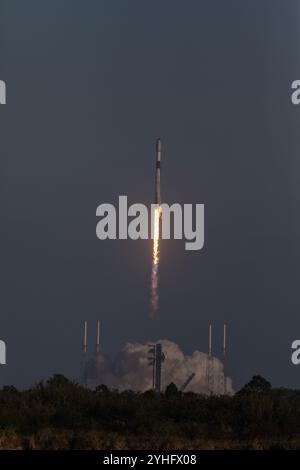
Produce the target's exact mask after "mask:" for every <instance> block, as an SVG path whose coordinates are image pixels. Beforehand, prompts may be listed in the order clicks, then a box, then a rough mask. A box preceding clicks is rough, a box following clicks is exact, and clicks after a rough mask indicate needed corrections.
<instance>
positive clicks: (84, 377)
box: [81, 321, 87, 387]
mask: <svg viewBox="0 0 300 470" xmlns="http://www.w3.org/2000/svg"><path fill="white" fill-rule="evenodd" d="M81 383H82V385H83V386H84V387H85V386H87V321H85V322H84V328H83V344H82V359H81Z"/></svg>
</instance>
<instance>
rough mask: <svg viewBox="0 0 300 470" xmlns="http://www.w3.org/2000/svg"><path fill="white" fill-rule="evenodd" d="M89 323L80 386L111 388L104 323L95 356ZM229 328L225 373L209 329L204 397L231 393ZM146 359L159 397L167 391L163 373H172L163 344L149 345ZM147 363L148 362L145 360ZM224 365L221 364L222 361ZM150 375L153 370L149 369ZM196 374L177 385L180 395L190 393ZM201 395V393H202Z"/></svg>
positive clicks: (225, 336)
mask: <svg viewBox="0 0 300 470" xmlns="http://www.w3.org/2000/svg"><path fill="white" fill-rule="evenodd" d="M87 328H88V324H87V321H85V322H84V333H83V345H82V364H81V379H80V382H81V384H82V385H83V386H84V387H87V388H91V389H95V388H96V387H97V386H98V385H108V386H109V384H106V383H105V369H104V364H105V358H104V356H103V354H102V353H101V351H100V321H99V320H98V321H97V330H96V345H95V350H94V353H92V354H88V345H87ZM226 342H227V325H226V324H224V325H223V342H222V362H223V368H222V370H221V371H220V370H216V361H219V360H217V358H216V357H214V356H213V354H212V324H209V327H208V353H207V354H204V353H203V359H202V361H203V362H202V366H203V369H204V370H205V376H204V377H203V380H204V383H205V387H204V390H205V391H204V392H203V390H202V391H201V393H205V394H207V395H227V394H228V393H230V391H229V390H228V389H227V378H226V374H225V371H226V369H227V367H226V369H225V366H227V364H225V362H226V354H227V351H226V347H227V344H226ZM144 358H145V359H146V362H144V363H145V367H147V365H148V367H149V366H150V367H151V369H152V370H151V383H152V387H151V388H152V389H153V390H155V391H156V392H157V393H160V392H162V391H163V389H164V387H163V386H162V372H163V371H168V367H169V363H168V357H167V355H166V354H165V352H164V351H163V344H162V343H161V342H157V343H151V344H149V343H148V344H146V345H145V348H144ZM143 361H144V360H143ZM219 363H220V361H219ZM138 373H139V371H138V370H136V374H138ZM149 373H150V369H149ZM197 378H198V379H199V377H197V376H196V370H195V371H190V374H188V375H187V377H186V379H185V380H184V381H183V383H180V384H175V385H176V386H178V388H179V390H180V391H182V392H183V391H186V389H188V388H189V385H190V384H191V383H193V382H192V381H193V380H194V379H196V380H197ZM165 385H168V384H165ZM199 393H200V391H199Z"/></svg>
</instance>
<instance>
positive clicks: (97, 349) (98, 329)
mask: <svg viewBox="0 0 300 470" xmlns="http://www.w3.org/2000/svg"><path fill="white" fill-rule="evenodd" d="M99 353H100V321H99V320H98V321H97V339H96V354H99Z"/></svg>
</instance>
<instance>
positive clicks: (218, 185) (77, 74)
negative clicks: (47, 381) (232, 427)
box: [0, 0, 300, 388]
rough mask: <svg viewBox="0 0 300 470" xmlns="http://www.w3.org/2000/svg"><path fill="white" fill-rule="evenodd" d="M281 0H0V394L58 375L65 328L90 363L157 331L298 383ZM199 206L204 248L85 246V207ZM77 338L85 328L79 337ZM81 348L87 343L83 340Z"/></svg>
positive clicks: (293, 34) (71, 362)
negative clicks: (158, 158)
mask: <svg viewBox="0 0 300 470" xmlns="http://www.w3.org/2000/svg"><path fill="white" fill-rule="evenodd" d="M299 10H300V9H299V2H297V1H290V2H283V1H280V0H252V1H251V2H250V1H245V0H244V1H241V0H227V1H226V2H225V1H224V0H201V1H199V0H198V1H193V0H188V1H183V0H181V1H179V0H165V1H163V2H162V1H158V0H152V1H146V0H142V1H141V0H136V1H133V0H127V1H123V0H119V1H117V0H115V1H95V0H90V1H89V2H86V1H83V0H80V1H79V0H73V1H71V0H64V1H61V0H52V1H51V2H50V1H46V0H42V1H41V0H28V1H26V2H23V1H21V0H19V1H17V0H9V1H8V0H7V1H4V0H0V79H4V80H6V82H7V86H8V96H7V101H8V104H7V106H5V107H4V106H2V107H1V108H0V135H1V141H0V152H1V153H0V214H1V231H0V247H1V248H0V256H1V258H0V259H1V263H0V276H1V278H0V281H1V295H0V310H1V320H0V338H1V339H5V341H6V343H7V353H8V357H7V359H8V364H7V366H5V367H1V369H0V384H7V383H9V384H10V383H13V384H16V385H18V386H27V385H30V384H31V383H32V382H33V381H34V380H38V379H40V378H43V377H45V378H46V377H48V376H49V375H50V374H52V373H64V374H66V375H67V376H70V377H77V376H78V371H79V359H80V348H81V337H82V324H83V321H84V320H85V319H86V320H88V321H89V327H90V330H89V333H90V337H89V340H90V345H91V348H92V347H94V344H93V343H94V338H95V329H96V320H97V319H98V318H99V319H100V320H101V322H102V332H101V333H102V336H101V341H102V349H103V350H104V351H105V352H106V353H108V354H111V355H115V354H116V353H117V352H118V350H119V349H120V348H121V347H122V346H123V345H124V343H125V342H127V341H139V342H141V341H146V340H149V339H150V338H153V337H155V338H156V337H163V338H167V339H170V340H172V341H175V342H177V343H178V344H179V345H180V347H181V348H182V349H183V350H184V351H185V352H186V353H191V352H192V351H193V350H194V349H200V350H202V351H206V350H207V329H208V322H209V321H212V322H213V324H214V337H213V340H214V353H215V354H216V355H219V353H220V350H221V334H222V324H223V322H224V321H226V322H227V323H228V337H229V338H228V339H229V351H228V356H229V358H228V369H229V373H230V375H231V376H232V378H233V381H234V386H235V387H237V388H238V387H239V386H241V385H242V384H243V383H244V382H245V381H248V380H249V379H250V377H251V375H253V374H257V373H259V374H262V375H264V376H265V377H267V378H268V379H269V380H271V382H272V383H273V384H274V385H285V386H294V387H299V384H300V379H299V377H300V375H299V373H300V369H299V368H297V367H295V366H292V365H291V363H290V345H291V342H292V340H294V339H298V338H299V337H300V319H299V311H300V305H299V304H300V289H299V288H298V282H299V274H300V273H299V268H300V257H299V256H300V247H299V242H298V240H299V235H300V233H299V232H300V222H299V216H298V207H299V203H300V200H299V199H300V198H299V196H300V191H299V175H300V164H299V155H300V154H299V148H300V137H299V136H300V132H299V130H300V108H299V109H298V108H297V107H294V106H292V105H291V102H290V85H291V82H292V81H293V80H295V79H300V54H299V52H300V51H299V42H300V37H299V33H298V31H297V30H298V29H299V20H298V19H297V18H299V16H298V15H300V11H299ZM158 136H160V137H161V138H162V140H163V158H162V160H163V161H162V197H163V200H164V202H168V203H173V202H180V203H204V204H205V210H206V214H205V223H206V227H205V248H204V249H203V250H202V251H199V252H186V251H185V250H184V242H181V241H164V242H163V243H162V254H161V265H160V287H161V288H160V296H161V302H160V310H159V314H158V319H157V320H156V321H155V322H154V324H152V323H151V321H150V320H149V299H150V290H149V285H150V272H151V243H150V242H148V241H136V242H133V241H106V242H103V241H102V242H101V241H99V240H97V239H96V236H95V227H96V217H95V211H96V207H97V206H98V205H99V204H100V203H102V202H111V203H114V202H116V201H117V198H118V196H119V195H120V194H127V195H128V197H129V201H130V202H131V203H133V202H142V203H145V204H150V203H151V202H153V197H154V153H153V152H154V141H155V139H156V137H158ZM92 326H93V328H94V331H93V332H92V331H91V327H92ZM91 334H92V335H93V336H91Z"/></svg>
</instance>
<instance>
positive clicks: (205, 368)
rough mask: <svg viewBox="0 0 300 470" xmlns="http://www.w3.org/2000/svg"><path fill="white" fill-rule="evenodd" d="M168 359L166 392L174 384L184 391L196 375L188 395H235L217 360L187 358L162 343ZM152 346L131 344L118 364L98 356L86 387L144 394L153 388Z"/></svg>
mask: <svg viewBox="0 0 300 470" xmlns="http://www.w3.org/2000/svg"><path fill="white" fill-rule="evenodd" d="M158 343H161V344H162V350H163V353H164V355H165V361H164V363H163V367H162V388H163V389H164V388H165V387H166V386H167V385H168V384H170V383H171V382H173V383H175V385H176V386H177V387H178V389H181V388H182V386H183V385H184V383H185V382H186V380H187V379H188V378H189V377H190V376H191V375H192V374H195V376H194V377H193V378H192V380H191V381H190V383H189V384H188V385H187V386H186V388H185V391H191V392H195V393H203V394H210V393H214V394H218V395H221V394H223V393H224V392H226V393H228V394H232V393H233V388H232V381H231V379H230V378H229V377H225V378H224V367H223V364H222V362H221V361H220V360H219V359H217V358H216V357H211V358H210V359H209V356H208V354H205V353H203V352H200V351H194V352H193V353H192V354H191V355H186V354H184V353H183V352H182V351H181V349H180V347H179V346H178V345H177V344H176V343H174V342H172V341H169V340H166V339H165V340H159V341H158ZM148 351H149V344H140V343H127V344H126V345H125V346H124V348H123V349H122V351H121V352H120V353H119V354H118V356H117V357H116V359H115V360H114V361H111V360H110V359H108V358H107V357H105V356H103V355H102V354H98V355H96V356H95V357H93V358H91V359H90V360H88V361H87V363H86V384H87V386H88V387H90V388H95V387H96V386H97V385H101V384H105V385H107V386H108V387H110V388H117V389H118V390H120V391H123V390H135V391H141V392H144V391H146V390H149V389H151V388H152V367H151V366H149V364H148V356H149V352H148Z"/></svg>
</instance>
